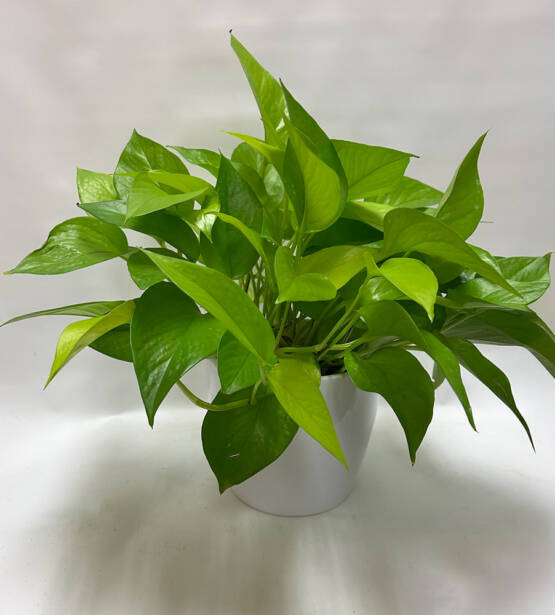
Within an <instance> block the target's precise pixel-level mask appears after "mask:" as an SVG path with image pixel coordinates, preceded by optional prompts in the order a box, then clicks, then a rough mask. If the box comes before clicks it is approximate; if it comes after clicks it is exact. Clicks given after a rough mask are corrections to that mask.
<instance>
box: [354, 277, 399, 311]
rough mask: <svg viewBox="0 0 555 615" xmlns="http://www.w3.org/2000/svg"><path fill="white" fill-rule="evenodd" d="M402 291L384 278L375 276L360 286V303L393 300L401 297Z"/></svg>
mask: <svg viewBox="0 0 555 615" xmlns="http://www.w3.org/2000/svg"><path fill="white" fill-rule="evenodd" d="M403 298H406V299H408V297H405V296H404V295H403V293H402V292H401V291H400V290H399V289H398V288H397V287H396V286H393V284H392V283H391V282H390V281H389V280H386V279H385V278H382V277H381V276H380V277H375V278H370V279H368V280H366V282H364V284H363V285H362V286H361V287H360V304H361V305H365V304H366V303H376V302H377V301H394V300H397V299H403Z"/></svg>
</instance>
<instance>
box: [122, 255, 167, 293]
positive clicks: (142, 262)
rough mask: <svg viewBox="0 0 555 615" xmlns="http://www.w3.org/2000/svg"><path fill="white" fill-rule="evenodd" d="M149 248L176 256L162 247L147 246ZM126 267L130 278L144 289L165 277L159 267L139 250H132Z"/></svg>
mask: <svg viewBox="0 0 555 615" xmlns="http://www.w3.org/2000/svg"><path fill="white" fill-rule="evenodd" d="M149 250H151V251H153V252H156V253H157V254H165V255H166V256H173V257H174V258H176V257H177V254H175V253H173V252H171V251H170V250H165V249H163V248H149ZM127 269H128V270H129V275H130V276H131V279H132V280H133V282H135V284H136V285H137V286H138V287H139V288H140V289H141V290H145V289H146V288H148V287H149V286H154V284H158V282H162V281H163V280H165V279H166V276H165V275H164V274H163V273H162V272H161V271H160V269H158V267H157V266H156V265H155V264H154V263H153V262H152V261H151V260H150V258H148V256H147V255H146V254H145V253H144V252H141V251H140V250H138V251H137V252H133V254H131V256H130V257H129V258H128V259H127Z"/></svg>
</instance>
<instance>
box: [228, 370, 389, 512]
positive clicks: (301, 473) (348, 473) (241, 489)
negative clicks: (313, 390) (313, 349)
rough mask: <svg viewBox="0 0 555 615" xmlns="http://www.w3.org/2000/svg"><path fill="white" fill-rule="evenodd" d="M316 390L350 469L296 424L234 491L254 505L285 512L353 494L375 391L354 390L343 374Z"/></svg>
mask: <svg viewBox="0 0 555 615" xmlns="http://www.w3.org/2000/svg"><path fill="white" fill-rule="evenodd" d="M320 391H321V392H322V395H323V396H324V399H325V400H326V404H327V406H328V408H329V411H330V415H331V418H332V420H333V424H334V427H335V433H336V434H337V438H338V440H339V443H340V445H341V450H342V451H343V455H344V456H345V459H346V461H347V465H348V467H349V469H348V470H347V469H346V468H345V467H344V466H343V465H342V464H340V463H337V459H336V458H335V457H332V456H331V455H330V454H329V453H328V452H327V451H326V450H325V449H324V448H323V447H322V446H321V445H320V444H318V442H316V440H314V439H313V438H312V437H311V436H309V435H308V434H307V433H306V432H305V431H303V430H302V429H299V430H298V431H297V433H296V434H295V437H294V438H293V440H292V442H291V443H290V444H289V446H288V447H287V448H286V449H285V451H284V452H283V453H282V454H281V455H280V456H279V457H278V459H276V460H275V461H274V462H273V463H271V464H270V465H269V466H266V467H265V468H264V469H263V470H262V471H261V472H258V473H257V474H255V475H254V476H252V477H251V478H249V479H248V480H246V481H244V482H242V483H241V484H240V485H236V486H234V487H233V493H234V494H235V495H237V496H238V497H239V499H240V500H242V501H243V502H245V503H246V504H248V505H249V506H252V507H253V508H255V509H257V510H260V511H263V512H268V513H272V514H274V515H283V516H286V517H302V516H306V515H315V514H317V513H322V512H325V511H327V510H330V509H332V508H335V507H336V506H338V505H339V504H341V502H343V500H345V498H346V497H347V496H348V495H349V493H351V491H352V490H353V487H354V486H355V482H356V479H357V476H358V471H359V468H360V465H361V463H362V460H363V459H364V456H365V453H366V448H367V446H368V439H369V438H370V433H371V432H372V427H373V425H374V420H375V418H376V410H377V406H376V401H377V398H378V396H377V395H376V394H372V395H369V394H368V393H366V392H365V391H361V390H360V389H357V388H356V387H355V385H354V384H353V383H352V381H351V379H350V378H349V376H347V374H343V375H338V374H335V375H333V376H324V377H323V378H322V382H321V384H320Z"/></svg>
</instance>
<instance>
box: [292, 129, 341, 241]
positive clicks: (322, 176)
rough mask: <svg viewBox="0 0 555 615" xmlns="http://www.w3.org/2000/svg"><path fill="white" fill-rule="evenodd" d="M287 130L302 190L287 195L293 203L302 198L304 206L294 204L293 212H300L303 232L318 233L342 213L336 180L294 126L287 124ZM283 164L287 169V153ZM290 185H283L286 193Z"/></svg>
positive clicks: (333, 173)
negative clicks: (299, 193) (302, 216)
mask: <svg viewBox="0 0 555 615" xmlns="http://www.w3.org/2000/svg"><path fill="white" fill-rule="evenodd" d="M287 129H288V132H289V143H290V144H291V148H292V150H293V151H294V154H295V159H296V162H297V163H298V169H299V171H300V176H301V177H302V182H303V188H304V189H303V194H302V195H298V194H290V195H289V196H290V198H291V199H292V200H293V201H294V202H295V201H298V200H299V197H302V200H303V203H304V207H299V205H298V204H297V205H296V210H297V212H300V211H302V212H303V215H304V230H305V232H314V231H321V230H323V229H325V228H327V227H328V226H331V225H332V224H333V223H334V222H335V221H336V220H337V218H339V216H340V215H341V212H342V211H343V207H344V201H343V200H342V197H341V186H340V182H339V177H338V176H337V173H336V172H335V171H334V170H333V169H331V168H330V167H329V166H328V165H327V164H325V163H324V162H323V161H322V160H321V159H320V158H318V156H316V154H315V153H314V152H313V151H312V150H311V149H310V147H308V145H307V144H306V143H305V142H304V139H303V137H302V136H301V134H300V133H299V131H298V130H297V129H296V128H295V127H294V126H292V125H291V124H288V126H287ZM285 165H286V168H289V167H287V153H286V162H285ZM289 175H291V171H289ZM296 183H297V184H298V182H296ZM291 185H292V182H288V183H286V187H287V188H288V190H291Z"/></svg>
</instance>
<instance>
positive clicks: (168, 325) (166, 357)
mask: <svg viewBox="0 0 555 615" xmlns="http://www.w3.org/2000/svg"><path fill="white" fill-rule="evenodd" d="M149 255H152V253H149ZM157 257H158V258H167V257H165V256H160V255H157ZM171 260H176V259H171ZM176 262H178V263H179V262H185V261H176ZM136 303H137V307H136V309H135V313H134V314H133V318H132V320H131V350H132V352H133V364H134V367H135V374H136V375H137V381H138V382H139V389H140V391H141V397H142V398H143V402H144V405H145V409H146V413H147V416H148V421H149V424H150V425H151V426H152V425H153V423H154V416H155V414H156V411H157V410H158V408H159V406H160V404H161V403H162V401H163V400H164V398H165V397H166V395H167V394H168V392H169V390H170V389H171V388H172V387H173V385H174V384H175V383H176V382H177V381H178V380H179V379H180V378H181V377H182V376H183V374H185V372H187V371H188V370H189V369H191V368H192V367H193V366H194V365H196V364H197V363H198V362H199V361H201V360H202V359H205V358H207V357H209V356H211V355H213V354H215V353H216V350H217V348H218V344H219V342H220V339H221V337H222V335H223V333H224V330H225V329H224V327H223V326H222V324H221V323H219V322H218V321H217V320H215V319H214V318H213V317H212V316H210V315H208V314H201V312H200V310H199V309H198V307H197V306H196V305H195V303H194V301H192V300H191V299H190V298H189V297H187V296H186V295H185V294H184V293H182V292H181V291H180V290H179V289H178V288H176V287H175V286H174V285H173V284H168V283H167V282H160V283H159V284H156V285H155V286H151V287H150V288H149V289H148V290H146V291H145V292H144V293H143V295H142V297H141V298H140V299H137V301H136Z"/></svg>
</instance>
